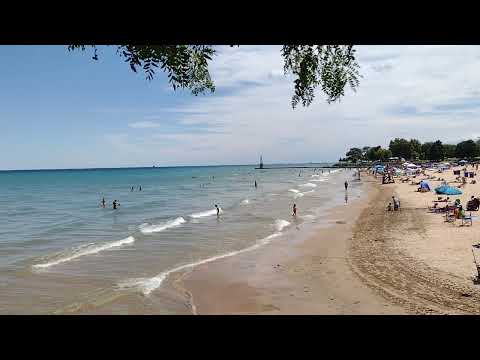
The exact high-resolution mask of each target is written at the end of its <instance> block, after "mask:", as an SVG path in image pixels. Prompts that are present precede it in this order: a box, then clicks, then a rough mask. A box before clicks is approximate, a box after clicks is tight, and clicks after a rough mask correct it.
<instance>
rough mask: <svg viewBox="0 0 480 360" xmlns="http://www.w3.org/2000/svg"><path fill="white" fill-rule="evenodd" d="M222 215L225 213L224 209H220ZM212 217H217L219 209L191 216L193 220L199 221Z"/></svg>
mask: <svg viewBox="0 0 480 360" xmlns="http://www.w3.org/2000/svg"><path fill="white" fill-rule="evenodd" d="M222 213H223V210H222V208H220V214H222ZM212 215H217V209H212V210H207V211H202V212H198V213H194V214H191V215H189V216H190V217H191V218H193V219H198V218H202V217H207V216H212Z"/></svg>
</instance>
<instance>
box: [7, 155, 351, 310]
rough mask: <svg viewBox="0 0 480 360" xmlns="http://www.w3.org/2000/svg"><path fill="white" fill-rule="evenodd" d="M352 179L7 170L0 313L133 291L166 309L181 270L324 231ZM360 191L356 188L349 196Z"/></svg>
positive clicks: (185, 170)
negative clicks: (168, 290) (321, 226)
mask: <svg viewBox="0 0 480 360" xmlns="http://www.w3.org/2000/svg"><path fill="white" fill-rule="evenodd" d="M322 165H323V166H325V165H326V164H309V166H318V167H319V168H320V167H321V166H322ZM352 174H353V172H348V171H343V170H340V171H336V172H332V173H328V171H327V170H324V172H323V174H322V173H321V170H320V169H317V171H314V169H301V170H300V169H280V170H255V169H254V166H253V165H246V166H212V167H171V168H132V169H91V170H51V171H50V170H46V171H6V172H0V188H1V189H2V196H1V197H0V313H51V312H55V311H58V310H59V309H62V308H64V307H66V306H69V305H70V304H71V303H76V304H82V303H83V302H89V303H92V302H94V303H95V301H96V300H95V299H96V297H97V296H103V297H104V298H112V296H111V293H115V294H117V293H121V292H124V291H126V292H138V293H141V294H142V295H143V296H148V297H150V299H151V297H154V296H157V297H159V298H160V299H161V292H162V282H163V280H164V279H165V278H166V277H168V272H169V271H170V270H172V269H175V268H178V267H182V266H188V265H189V264H192V263H195V262H199V261H200V262H201V261H205V260H206V259H207V260H208V259H210V258H212V257H215V256H222V254H230V253H232V254H234V253H235V252H236V251H242V249H245V248H248V247H251V246H252V245H255V244H258V241H259V240H262V239H265V238H268V237H269V236H271V235H273V234H275V236H274V237H280V236H282V234H284V233H286V232H288V231H289V229H290V228H291V227H292V224H293V223H295V225H297V226H308V224H310V223H315V222H316V221H318V220H319V219H321V214H322V211H325V209H327V208H328V207H329V206H334V205H336V204H340V203H342V202H344V195H345V192H344V189H343V182H344V181H345V180H346V179H347V180H349V181H350V180H351V179H352ZM255 180H256V181H257V183H258V188H255V187H254V181H255ZM132 186H133V187H134V191H133V192H132V191H131V187H132ZM139 186H141V187H142V191H139ZM359 191H360V188H359V187H358V186H356V185H355V183H354V182H353V183H352V184H351V186H350V188H349V196H355V195H356V194H357V193H358V192H359ZM102 197H105V200H106V202H107V206H106V208H102V207H101V206H100V201H101V199H102ZM115 199H116V200H118V201H119V203H120V206H119V208H118V209H117V210H113V209H112V201H113V200H115ZM293 202H295V203H296V204H297V206H298V209H299V216H298V217H297V219H296V220H295V221H294V220H293V219H292V216H291V207H292V204H293ZM214 204H218V205H219V206H220V208H221V209H222V213H221V215H220V216H219V217H217V216H216V211H215V210H214ZM268 241H270V238H268ZM268 241H264V243H267V242H268ZM272 241H274V239H273V237H272ZM99 294H101V295H99ZM105 294H110V295H108V296H106V295H105ZM102 301H103V300H102ZM102 303H106V301H103V302H102ZM159 303H160V305H159V306H160V308H161V307H162V301H161V300H159ZM164 303H165V309H166V310H165V311H166V312H170V313H171V312H172V311H169V310H168V308H169V305H168V301H166V300H165V301H164ZM80 307H81V306H80ZM173 312H175V311H174V310H173Z"/></svg>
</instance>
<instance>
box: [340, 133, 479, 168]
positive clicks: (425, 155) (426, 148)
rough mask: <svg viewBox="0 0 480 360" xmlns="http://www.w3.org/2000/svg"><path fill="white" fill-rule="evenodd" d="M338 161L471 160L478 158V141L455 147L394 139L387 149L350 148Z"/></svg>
mask: <svg viewBox="0 0 480 360" xmlns="http://www.w3.org/2000/svg"><path fill="white" fill-rule="evenodd" d="M345 155H346V157H345V158H343V159H340V161H350V162H353V163H356V162H358V161H360V160H364V161H376V160H380V161H386V160H388V159H389V158H391V157H399V158H404V159H405V160H411V161H412V160H431V161H441V160H444V159H446V158H461V159H473V158H475V157H477V156H480V139H478V140H477V141H474V140H466V141H462V142H460V143H458V144H456V145H453V144H442V142H441V141H440V140H437V141H435V142H426V143H423V144H422V143H421V142H420V141H418V140H417V139H410V140H407V139H403V138H395V139H393V140H391V141H390V144H389V146H388V149H384V148H382V147H381V146H374V147H370V146H364V147H362V148H356V147H354V148H351V149H350V150H348V151H347V153H346V154H345Z"/></svg>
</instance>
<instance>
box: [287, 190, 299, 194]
mask: <svg viewBox="0 0 480 360" xmlns="http://www.w3.org/2000/svg"><path fill="white" fill-rule="evenodd" d="M288 191H290V192H293V193H299V192H300V190H297V189H288Z"/></svg>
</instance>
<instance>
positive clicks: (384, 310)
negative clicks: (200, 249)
mask: <svg viewBox="0 0 480 360" xmlns="http://www.w3.org/2000/svg"><path fill="white" fill-rule="evenodd" d="M427 176H435V177H438V176H439V177H441V178H443V179H445V180H446V181H448V182H450V183H451V184H452V185H455V183H453V181H455V176H454V175H453V171H452V170H448V171H445V172H444V173H442V174H435V173H433V172H431V171H430V172H429V171H427ZM423 178H426V176H423V175H422V176H417V178H416V179H413V180H415V181H420V179H423ZM428 181H429V183H430V185H431V187H432V191H431V192H429V193H419V192H417V191H416V190H417V187H418V186H414V185H410V184H409V183H401V182H400V181H399V179H398V178H397V182H396V183H395V184H388V185H381V179H380V177H378V178H374V177H373V176H370V175H366V174H365V175H363V178H362V182H363V183H364V185H363V186H364V187H365V190H366V195H364V197H363V198H362V199H356V200H354V201H351V202H349V204H348V206H339V207H337V208H335V209H334V210H333V211H332V212H331V213H330V214H329V216H328V226H325V227H322V228H320V229H318V230H317V231H316V232H315V234H314V235H312V236H309V237H307V238H303V239H302V238H295V237H294V236H291V237H290V238H286V239H284V240H283V241H281V242H275V243H272V244H269V245H268V246H266V247H264V248H262V249H259V250H257V251H255V252H251V253H245V254H240V255H239V256H235V257H232V258H228V259H222V260H219V261H216V262H213V263H210V264H205V265H203V266H199V267H197V268H195V269H194V270H193V271H191V272H189V273H187V274H183V276H179V277H177V278H176V279H175V281H174V282H175V286H176V287H177V289H181V291H183V292H184V293H185V294H186V295H187V296H188V298H189V299H190V302H191V305H192V311H193V312H194V313H196V314H472V313H480V291H479V286H478V285H475V284H474V283H473V277H474V276H475V275H476V269H475V265H474V262H473V256H472V245H474V244H476V243H477V242H478V240H476V239H478V238H479V236H478V235H480V234H479V232H480V226H479V225H478V224H476V219H475V218H474V220H473V226H461V221H460V220H457V221H456V222H455V223H454V224H452V223H446V222H445V218H444V216H442V215H441V214H433V213H429V212H428V206H430V205H432V201H433V200H436V199H437V195H436V194H435V193H434V191H433V188H435V187H436V186H438V185H440V181H432V180H428ZM462 191H463V194H462V195H461V196H458V198H460V199H461V201H462V204H463V205H464V206H465V204H466V201H467V199H469V198H470V196H471V195H475V196H477V195H478V194H480V184H467V185H466V187H465V188H464V189H462ZM392 195H395V196H397V197H398V198H400V200H401V204H402V206H401V211H399V212H387V211H385V208H386V205H387V204H388V202H389V200H391V196H392ZM451 198H457V197H451ZM473 215H475V212H473ZM476 251H477V252H478V250H476ZM477 259H480V254H478V253H477Z"/></svg>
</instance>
